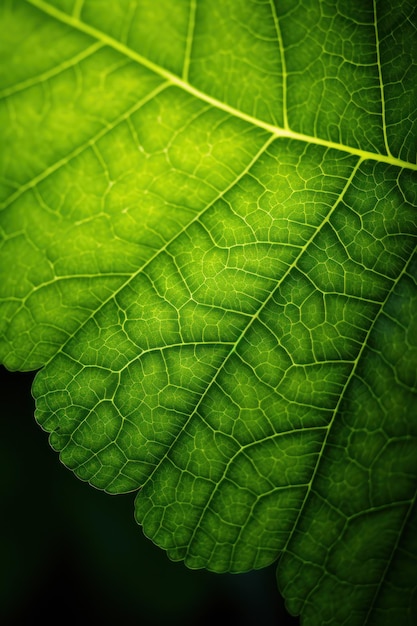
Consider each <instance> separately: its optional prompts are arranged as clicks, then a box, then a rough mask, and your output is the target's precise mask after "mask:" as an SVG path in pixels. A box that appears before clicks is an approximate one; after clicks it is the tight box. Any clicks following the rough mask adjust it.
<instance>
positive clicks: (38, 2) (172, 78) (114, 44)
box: [27, 0, 417, 171]
mask: <svg viewBox="0 0 417 626" xmlns="http://www.w3.org/2000/svg"><path fill="white" fill-rule="evenodd" d="M27 2H28V3H29V4H32V5H34V6H36V7H37V8H38V9H40V10H42V11H43V12H45V13H47V14H48V15H50V16H51V17H54V18H56V19H57V20H59V21H60V22H63V23H65V24H68V25H69V26H72V27H73V28H75V29H77V30H79V31H81V32H83V33H85V34H87V35H90V37H93V38H94V39H96V40H97V41H101V42H102V43H103V44H105V45H108V46H110V47H111V48H113V49H114V50H117V51H118V52H120V53H121V54H124V55H125V56H127V57H129V58H130V59H132V60H133V61H136V62H137V63H139V64H140V65H142V66H144V67H146V68H148V69H149V70H151V71H152V72H155V73H156V74H158V75H159V76H162V77H163V78H164V79H165V80H167V81H169V82H170V83H171V84H172V85H175V86H177V87H179V88H180V89H182V90H184V91H186V92H187V93H189V94H190V95H192V96H194V97H196V98H198V99H199V100H203V101H204V102H207V103H208V104H210V105H211V106H213V107H215V108H217V109H221V110H222V111H225V112H226V113H229V115H231V116H234V117H238V118H240V119H242V120H244V121H246V122H248V123H249V124H252V125H254V126H258V127H259V128H263V129H264V130H267V131H268V132H269V133H271V134H272V135H273V136H274V137H277V138H278V137H286V138H288V139H295V140H297V141H303V142H307V143H313V144H316V145H319V146H324V147H326V148H329V149H330V148H331V149H335V150H341V151H343V152H349V153H350V154H354V155H356V156H359V157H360V158H361V159H372V160H373V161H379V162H382V163H388V164H390V165H396V166H398V167H402V168H407V169H411V170H415V171H417V163H409V162H408V161H403V160H402V159H398V158H396V157H393V156H390V155H385V154H378V153H375V152H370V151H367V150H361V149H359V148H355V147H353V146H346V145H344V144H341V143H337V142H335V141H329V140H327V139H320V138H319V137H313V136H311V135H305V134H304V133H298V132H296V131H293V130H290V129H284V128H280V127H279V126H274V125H273V124H268V123H267V122H264V121H263V120H260V119H258V118H256V117H253V116H252V115H249V114H248V113H244V112H243V111H239V109H236V108H234V107H232V106H230V105H229V104H227V103H225V102H222V101H221V100H217V99H216V98H213V97H212V96H210V95H208V94H206V93H205V92H203V91H200V90H199V89H197V88H196V87H193V86H192V85H190V84H189V83H188V82H186V81H184V80H183V79H181V78H180V77H179V76H177V75H176V74H173V73H172V72H170V71H169V70H166V69H165V68H163V67H161V66H160V65H158V64H156V63H154V62H153V61H150V60H149V59H147V58H146V57H144V56H142V55H141V54H139V53H137V52H135V51H134V50H132V49H131V48H129V47H128V46H126V45H124V44H122V43H121V42H120V41H117V40H116V39H114V38H113V37H110V35H107V34H106V33H103V32H102V31H100V30H98V29H97V28H94V27H93V26H90V25H89V24H86V23H85V22H81V21H80V20H79V19H77V18H74V17H72V16H71V15H68V14H66V13H64V12H62V11H60V10H59V9H56V8H55V7H53V6H51V5H49V4H48V3H46V2H44V0H27Z"/></svg>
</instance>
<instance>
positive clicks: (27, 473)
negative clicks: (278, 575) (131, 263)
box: [0, 369, 299, 626]
mask: <svg viewBox="0 0 417 626" xmlns="http://www.w3.org/2000/svg"><path fill="white" fill-rule="evenodd" d="M33 378H34V374H33V373H24V374H22V373H10V372H8V371H6V370H5V369H1V370H0V384H1V388H0V391H1V395H0V404H1V420H2V427H1V438H0V454H1V456H0V463H1V468H0V469H1V480H2V493H1V500H2V507H1V508H2V514H1V518H0V519H1V542H2V545H1V555H2V556H1V585H0V594H1V597H0V622H1V623H2V624H3V625H7V626H9V625H10V626H11V625H13V624H16V625H18V624H33V623H36V621H37V620H38V619H39V620H45V619H47V618H49V619H51V620H54V621H55V620H56V622H60V623H66V622H70V621H71V622H74V623H77V625H78V626H80V625H81V626H82V625H83V624H95V623H97V624H98V623H99V624H100V625H103V626H106V625H107V624H109V625H110V624H114V623H118V624H122V625H126V626H130V625H136V624H138V625H139V624H140V625H141V626H159V625H162V624H170V625H173V626H175V625H177V624H178V625H181V626H192V625H194V624H196V625H197V624H198V625H199V626H204V625H205V624H213V623H215V620H216V619H223V620H225V619H227V620H229V619H230V621H232V622H233V623H234V624H237V625H239V626H240V625H242V626H246V625H248V626H249V625H256V626H269V625H271V626H272V625H273V624H274V625H278V624H279V625H283V624H290V625H291V624H292V625H294V626H295V625H297V624H299V620H298V618H292V617H290V616H289V615H288V614H287V612H286V610H285V607H284V604H283V600H282V599H281V597H280V595H279V593H278V590H277V587H276V582H275V565H273V566H271V567H269V568H266V569H264V570H259V571H255V572H250V573H248V574H239V575H227V574H226V575H218V574H212V573H210V572H207V571H204V570H198V571H191V570H189V569H187V568H186V567H185V566H184V565H183V564H182V563H173V562H171V561H170V560H169V559H168V558H167V556H166V554H165V552H163V551H162V550H160V549H159V548H157V547H156V546H155V545H153V544H152V543H151V542H150V541H149V540H148V539H146V538H145V537H144V535H143V534H142V531H141V529H140V528H139V527H138V525H137V524H136V523H135V521H134V518H133V498H134V494H127V495H124V496H109V495H107V494H105V493H102V492H100V491H97V490H96V489H94V488H93V487H90V486H89V485H88V484H86V483H82V482H81V481H79V480H78V479H77V478H76V477H75V476H74V475H73V474H72V472H70V471H68V470H67V469H66V468H65V467H63V466H62V465H61V463H60V462H59V460H58V456H57V454H56V453H55V452H54V451H53V450H52V449H51V448H50V447H49V444H48V441H47V434H46V433H44V432H43V431H42V430H41V429H40V427H39V426H38V425H37V424H36V422H35V420H34V417H33V411H34V402H33V399H32V397H31V393H30V388H31V384H32V381H33Z"/></svg>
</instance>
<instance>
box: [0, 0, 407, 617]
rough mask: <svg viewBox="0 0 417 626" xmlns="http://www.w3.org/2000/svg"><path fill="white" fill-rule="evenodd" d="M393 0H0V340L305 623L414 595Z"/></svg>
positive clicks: (91, 472)
mask: <svg viewBox="0 0 417 626" xmlns="http://www.w3.org/2000/svg"><path fill="white" fill-rule="evenodd" d="M415 7H416V5H415V3H414V2H413V1H412V0H399V1H398V2H390V1H388V2H386V1H385V0H352V1H351V2H336V1H335V0H328V1H327V2H323V1H321V0H300V1H299V2H295V1H294V2H293V1H291V0H225V1H223V0H222V1H221V2H220V1H216V0H178V1H177V2H173V1H170V0H159V1H155V0H129V1H127V0H117V1H114V2H105V1H104V0H49V1H44V0H25V1H23V0H2V1H1V2H0V24H1V37H0V55H1V63H0V128H1V143H0V145H1V150H0V203H1V204H0V209H1V210H0V246H1V247H0V254H1V270H0V271H1V275H0V278H1V280H0V299H1V300H0V357H1V360H2V363H3V364H4V365H5V366H6V367H7V368H8V369H10V370H35V369H39V370H40V371H39V372H38V374H37V376H36V379H35V383H34V387H33V394H34V396H35V398H36V419H37V421H38V422H39V424H40V425H41V426H42V428H43V429H45V430H46V431H48V432H49V433H50V443H51V446H52V447H53V448H54V449H55V450H57V451H59V454H60V458H61V460H62V462H63V463H64V464H65V465H66V466H67V467H69V468H70V469H71V470H73V471H74V473H75V474H76V475H77V476H78V477H79V478H80V479H82V480H84V481H88V482H89V483H91V484H92V485H94V486H95V487H97V488H99V489H104V490H105V491H107V492H109V493H112V494H117V493H124V492H129V491H132V492H136V500H135V515H136V519H137V521H138V523H139V524H141V525H142V527H143V530H144V532H145V534H146V535H147V536H149V537H150V538H151V539H152V540H153V541H154V542H155V543H157V544H158V545H159V546H161V547H162V548H163V549H164V550H166V551H167V553H168V555H169V556H170V557H171V558H172V559H174V560H184V561H185V563H186V564H187V565H188V566H189V567H191V568H208V569H209V570H212V571H215V572H225V571H230V572H243V571H247V570H250V569H252V568H261V567H264V566H266V565H269V564H270V563H272V562H274V561H276V560H277V559H279V566H278V585H279V588H280V590H281V592H282V593H283V595H284V597H285V599H286V602H287V607H288V610H289V611H290V612H291V613H293V614H301V615H302V624H303V625H304V626H321V625H324V624H327V625H330V624H331V625H334V626H342V625H349V626H363V625H365V624H366V625H367V626H385V625H387V626H388V625H389V626H391V625H392V624H401V625H406V624H407V625H411V624H414V623H415V622H414V620H415V619H416V615H417V600H416V598H417V583H416V581H417V571H416V563H417V540H416V537H417V532H416V531H417V508H416V485H417V278H416V277H417V255H416V241H417V165H416V149H417V80H416V76H417V12H416V8H415Z"/></svg>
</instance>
